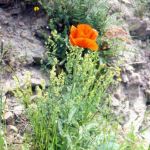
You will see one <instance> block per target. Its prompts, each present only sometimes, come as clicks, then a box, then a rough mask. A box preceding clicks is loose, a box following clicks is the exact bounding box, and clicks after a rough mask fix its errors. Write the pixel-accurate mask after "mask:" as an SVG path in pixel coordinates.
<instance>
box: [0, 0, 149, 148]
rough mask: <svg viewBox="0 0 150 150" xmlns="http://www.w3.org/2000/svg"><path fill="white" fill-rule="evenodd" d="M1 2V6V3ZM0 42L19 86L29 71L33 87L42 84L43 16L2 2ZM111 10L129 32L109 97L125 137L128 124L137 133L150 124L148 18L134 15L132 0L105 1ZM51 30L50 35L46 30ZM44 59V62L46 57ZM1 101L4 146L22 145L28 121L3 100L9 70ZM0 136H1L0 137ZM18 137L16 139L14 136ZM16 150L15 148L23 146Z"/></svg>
mask: <svg viewBox="0 0 150 150" xmlns="http://www.w3.org/2000/svg"><path fill="white" fill-rule="evenodd" d="M1 4H2V5H1ZM0 5H1V6H0V26H1V27H2V29H1V30H0V34H1V36H0V40H4V46H5V47H6V48H7V49H8V52H9V57H8V60H7V63H9V65H11V66H12V67H13V69H14V71H15V73H16V75H17V76H18V78H19V80H20V81H21V84H22V85H23V82H24V80H23V77H24V76H26V74H27V72H28V71H30V72H31V73H32V79H31V80H32V86H33V87H35V86H36V85H40V79H41V78H44V79H45V83H47V81H48V75H46V74H43V73H42V71H41V70H40V59H41V58H42V55H43V54H44V53H45V52H46V48H45V45H44V44H43V41H44V37H43V36H42V35H41V34H40V28H41V27H42V28H43V29H45V30H46V28H45V27H46V26H47V21H46V17H45V14H44V12H36V13H35V12H34V11H32V10H33V9H32V6H30V7H29V5H27V4H26V3H25V2H23V1H22V2H19V3H18V4H17V5H15V6H14V5H11V4H10V5H9V4H8V2H7V3H6V1H2V0H0ZM109 5H110V6H111V7H112V9H111V10H112V12H111V13H115V12H119V13H121V17H122V18H123V19H124V20H125V23H124V24H122V28H123V29H124V30H126V31H127V32H129V33H130V35H131V37H132V36H134V38H132V44H131V45H128V48H129V49H130V50H132V51H136V52H138V54H135V53H133V52H125V53H124V56H123V58H124V62H123V63H122V64H121V66H120V68H121V69H122V71H121V78H122V82H120V83H119V86H118V88H117V90H116V91H115V92H114V95H113V96H112V100H111V103H112V108H113V112H114V114H121V115H122V120H121V121H120V127H119V128H120V130H121V131H122V132H123V134H126V133H128V131H129V129H130V127H131V124H134V125H135V132H138V131H140V130H141V129H143V128H145V127H148V126H150V122H149V120H150V115H149V116H148V117H149V118H148V119H147V120H145V119H144V117H145V115H146V113H147V111H148V110H149V109H150V107H149V106H148V105H149V104H150V87H149V86H150V81H149V79H150V48H149V45H148V44H149V43H150V18H148V17H146V16H145V17H143V18H142V19H141V18H139V17H135V14H134V9H135V4H134V3H132V2H131V1H130V0H122V2H120V1H118V0H109ZM45 32H47V33H48V32H49V31H47V30H46V31H45ZM45 59H46V58H45ZM2 83H3V100H4V101H5V100H6V106H5V109H6V111H5V114H4V117H5V119H6V121H7V125H8V126H7V132H6V137H7V142H8V143H9V142H10V143H12V142H13V143H17V144H18V143H19V144H20V145H21V144H22V142H23V133H24V132H25V130H29V129H28V128H27V126H28V122H27V118H26V116H24V115H23V113H22V112H23V110H24V108H23V107H22V106H21V105H20V104H19V103H18V101H17V100H16V99H15V98H14V97H13V96H11V93H10V97H8V98H7V99H6V95H8V93H9V90H8V89H7V88H9V87H15V82H14V80H13V79H12V73H11V72H7V71H6V72H5V74H4V73H3V75H2ZM0 134H3V133H0ZM16 134H17V138H16ZM142 138H144V139H145V140H146V145H145V147H146V149H148V147H149V144H150V130H147V131H146V132H145V133H143V135H142V136H141V139H142ZM20 145H19V146H18V149H19V148H21V146H20Z"/></svg>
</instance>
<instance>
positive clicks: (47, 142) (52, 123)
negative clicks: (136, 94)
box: [13, 46, 118, 150]
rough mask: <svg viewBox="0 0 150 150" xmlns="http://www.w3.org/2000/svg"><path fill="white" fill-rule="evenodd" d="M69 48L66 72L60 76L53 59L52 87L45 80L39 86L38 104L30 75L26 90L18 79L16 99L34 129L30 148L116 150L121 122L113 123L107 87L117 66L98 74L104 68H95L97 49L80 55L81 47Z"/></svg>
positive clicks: (15, 92)
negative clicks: (21, 105)
mask: <svg viewBox="0 0 150 150" xmlns="http://www.w3.org/2000/svg"><path fill="white" fill-rule="evenodd" d="M69 50H70V51H71V53H67V63H66V71H65V72H64V71H63V70H62V72H61V73H60V74H59V75H58V76H57V75H56V66H55V64H57V61H58V60H57V59H56V58H53V62H55V64H54V65H53V67H52V70H51V71H50V83H49V85H48V87H47V88H46V87H45V85H44V81H43V80H42V81H41V85H42V87H41V88H40V87H37V88H36V92H37V94H36V96H34V100H33V99H32V97H33V92H32V88H31V82H30V76H29V75H28V78H27V80H26V84H25V86H24V89H22V90H20V88H21V87H20V84H19V83H18V80H17V79H16V78H15V80H16V82H17V83H18V84H17V87H18V88H17V89H16V90H15V91H13V92H14V95H15V97H17V98H18V99H19V100H21V101H22V103H23V104H26V105H25V106H26V113H27V115H28V117H29V119H30V121H31V127H32V129H33V133H32V149H41V150H57V149H58V150H65V149H67V150H69V149H73V150H75V149H79V150H80V149H85V150H92V149H93V150H94V149H98V150H103V149H110V148H111V149H116V148H117V147H118V145H117V144H116V143H115V141H116V139H117V136H116V135H117V127H118V123H117V122H116V123H115V122H114V123H113V125H111V122H112V120H113V118H110V117H109V114H110V113H111V111H110V108H109V99H110V97H109V94H110V93H109V92H107V89H108V87H109V86H110V85H111V84H112V82H113V77H114V75H115V74H116V72H117V71H118V68H117V67H115V68H111V67H110V68H108V69H107V72H106V73H103V74H102V75H99V76H98V73H99V72H100V71H102V70H103V69H105V67H106V66H105V65H104V64H103V65H97V59H99V56H98V52H97V51H96V52H92V51H89V52H88V53H87V54H85V55H84V57H82V51H83V49H82V48H78V47H72V46H71V47H69ZM106 116H107V117H106ZM108 120H109V121H108Z"/></svg>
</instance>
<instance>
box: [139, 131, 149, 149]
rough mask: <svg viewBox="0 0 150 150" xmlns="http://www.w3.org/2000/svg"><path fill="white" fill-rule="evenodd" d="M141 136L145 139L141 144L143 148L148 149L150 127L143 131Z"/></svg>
mask: <svg viewBox="0 0 150 150" xmlns="http://www.w3.org/2000/svg"><path fill="white" fill-rule="evenodd" d="M141 136H142V138H143V139H144V140H145V141H146V142H145V143H144V145H143V146H144V147H145V149H147V150H149V146H150V129H149V130H147V131H145V132H143V133H142V135H141Z"/></svg>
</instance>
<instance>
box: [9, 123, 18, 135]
mask: <svg viewBox="0 0 150 150" xmlns="http://www.w3.org/2000/svg"><path fill="white" fill-rule="evenodd" d="M7 129H8V130H11V131H13V132H16V133H18V129H17V128H16V127H15V126H12V125H8V126H7Z"/></svg>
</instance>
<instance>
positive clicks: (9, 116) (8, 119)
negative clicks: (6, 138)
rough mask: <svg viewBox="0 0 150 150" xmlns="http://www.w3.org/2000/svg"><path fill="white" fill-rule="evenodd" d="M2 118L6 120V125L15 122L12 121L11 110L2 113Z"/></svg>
mask: <svg viewBox="0 0 150 150" xmlns="http://www.w3.org/2000/svg"><path fill="white" fill-rule="evenodd" d="M4 119H5V120H6V123H7V124H8V125H14V124H15V122H14V115H13V113H12V112H6V113H5V114H4Z"/></svg>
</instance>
